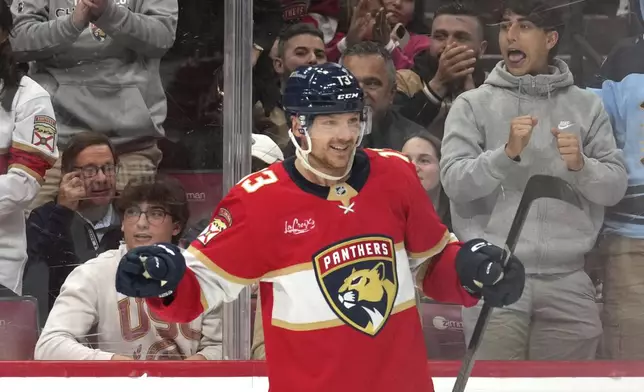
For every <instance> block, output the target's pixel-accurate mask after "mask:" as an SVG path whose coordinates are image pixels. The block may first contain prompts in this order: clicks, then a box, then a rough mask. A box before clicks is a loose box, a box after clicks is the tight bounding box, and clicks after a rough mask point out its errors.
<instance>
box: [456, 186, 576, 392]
mask: <svg viewBox="0 0 644 392" xmlns="http://www.w3.org/2000/svg"><path fill="white" fill-rule="evenodd" d="M543 198H549V199H557V200H561V201H563V202H565V203H568V204H571V205H573V206H575V207H577V208H579V209H582V208H583V207H582V204H581V199H580V198H579V195H578V194H577V192H575V190H574V188H573V187H572V186H571V185H570V184H568V183H567V182H566V181H564V180H562V179H561V178H558V177H552V176H546V175H541V174H539V175H535V176H532V177H530V179H529V180H528V183H527V184H526V187H525V190H524V192H523V196H522V197H521V201H520V202H519V207H517V212H516V214H515V215H514V220H513V221H512V226H510V232H509V233H508V238H507V240H506V242H505V249H504V251H503V265H504V266H505V265H506V264H507V262H508V260H509V259H510V256H512V254H514V250H515V248H516V246H517V242H518V241H519V236H520V235H521V230H522V229H523V225H524V224H525V221H526V218H527V217H528V213H529V212H530V207H531V205H532V203H533V202H534V201H535V200H537V199H543ZM491 312H492V308H491V307H490V306H489V305H487V304H486V303H483V307H482V309H481V313H480V314H479V317H478V319H477V320H476V326H475V327H474V332H473V333H472V338H471V339H470V343H469V344H468V346H467V351H466V352H465V356H464V357H463V362H462V363H461V369H460V370H459V372H458V376H457V377H456V383H455V384H454V388H453V389H452V392H464V391H465V386H466V385H467V381H468V380H469V378H470V375H471V374H472V369H473V368H474V362H475V359H474V356H475V355H476V351H477V350H478V348H479V346H480V345H481V341H482V340H483V333H484V332H485V328H486V327H487V323H488V321H489V320H490V316H491Z"/></svg>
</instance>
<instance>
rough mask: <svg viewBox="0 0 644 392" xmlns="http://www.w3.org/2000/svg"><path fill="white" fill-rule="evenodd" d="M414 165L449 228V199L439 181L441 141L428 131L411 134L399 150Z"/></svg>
mask: <svg viewBox="0 0 644 392" xmlns="http://www.w3.org/2000/svg"><path fill="white" fill-rule="evenodd" d="M401 151H402V152H403V153H404V154H405V155H407V157H409V159H410V160H411V161H412V163H413V164H414V166H416V174H418V179H419V180H420V183H421V184H422V185H423V188H425V191H427V194H428V195H429V197H430V199H431V200H432V203H433V204H434V209H435V210H436V212H437V213H438V216H439V217H440V218H441V222H443V223H444V224H445V225H446V226H447V227H448V228H450V229H451V225H450V217H449V200H448V199H447V196H446V195H445V192H444V191H443V187H442V186H441V183H440V168H439V166H438V163H439V162H440V159H441V141H440V140H438V138H437V137H436V136H434V135H432V134H431V133H429V132H428V131H421V132H419V133H417V134H415V135H412V136H411V137H410V138H409V139H407V141H406V142H405V144H404V145H403V147H402V150H401Z"/></svg>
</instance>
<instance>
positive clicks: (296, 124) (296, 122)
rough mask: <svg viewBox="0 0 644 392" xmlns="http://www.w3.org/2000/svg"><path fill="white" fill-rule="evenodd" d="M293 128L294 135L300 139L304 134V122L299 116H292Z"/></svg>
mask: <svg viewBox="0 0 644 392" xmlns="http://www.w3.org/2000/svg"><path fill="white" fill-rule="evenodd" d="M291 129H292V130H293V135H295V137H296V138H298V139H299V138H300V137H302V136H303V135H304V130H303V129H302V122H301V121H300V119H299V118H298V117H297V116H291Z"/></svg>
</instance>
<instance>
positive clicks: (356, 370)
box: [116, 63, 525, 392]
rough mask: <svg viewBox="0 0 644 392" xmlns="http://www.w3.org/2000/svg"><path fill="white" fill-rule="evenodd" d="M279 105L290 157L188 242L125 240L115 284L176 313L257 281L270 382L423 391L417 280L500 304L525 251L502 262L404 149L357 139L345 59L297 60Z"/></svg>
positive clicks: (252, 180)
mask: <svg viewBox="0 0 644 392" xmlns="http://www.w3.org/2000/svg"><path fill="white" fill-rule="evenodd" d="M283 104H284V107H285V110H286V112H287V113H289V114H290V115H291V117H290V118H291V121H292V130H291V138H292V139H293V142H294V144H295V145H296V147H297V151H296V157H292V158H289V159H286V160H285V161H284V162H281V163H276V164H273V165H271V166H270V167H268V168H266V169H264V170H261V171H259V172H257V173H253V174H251V175H249V176H247V177H246V178H244V179H243V180H242V181H240V182H239V184H237V185H236V186H235V187H234V188H233V189H232V190H231V191H230V193H229V194H228V195H227V196H226V197H225V198H224V199H223V200H222V202H221V203H220V205H219V206H218V207H217V209H216V210H215V213H214V215H213V219H212V223H211V224H210V225H209V226H208V227H207V228H206V229H205V230H204V231H203V232H202V234H201V235H200V236H199V237H198V238H197V240H196V241H195V242H194V243H193V244H192V245H191V247H190V248H189V249H188V250H187V251H186V252H184V254H183V255H181V254H180V253H179V251H178V249H175V250H174V251H173V252H168V251H167V249H164V247H158V246H150V247H144V248H138V249H135V250H133V251H132V252H129V253H128V254H127V255H126V256H125V257H124V258H123V259H122V261H121V263H120V265H119V268H118V270H117V281H116V285H117V290H118V291H119V292H121V293H123V294H125V295H129V296H134V297H146V298H147V300H146V301H147V303H148V305H149V306H150V308H151V309H153V310H154V312H155V313H157V314H158V315H159V316H160V317H162V318H165V319H167V320H169V321H178V322H185V321H189V320H192V319H193V318H195V317H197V316H199V315H200V314H202V313H203V312H204V311H207V310H208V309H211V308H212V307H213V306H217V304H219V303H221V301H232V300H234V299H235V298H236V297H237V295H238V293H239V292H240V290H241V289H242V288H243V287H244V286H246V285H249V284H252V283H253V282H256V281H259V282H260V291H261V295H260V297H261V306H262V313H263V324H264V327H265V330H264V333H265V339H266V358H267V362H268V377H269V381H270V385H271V390H272V391H277V392H284V391H303V390H306V391H313V392H317V391H320V392H321V391H324V392H328V391H329V390H334V389H335V390H338V389H339V390H343V391H353V392H357V391H365V392H366V391H369V392H373V391H383V392H384V391H404V392H415V391H419V392H420V391H423V392H426V391H431V390H432V384H431V380H430V377H429V372H428V369H427V356H426V352H425V349H424V347H425V345H424V341H423V334H422V330H421V325H420V320H419V316H418V311H417V310H416V306H415V294H414V285H415V284H416V285H417V286H418V287H420V288H422V290H423V291H424V293H425V294H426V295H428V296H430V297H432V298H433V299H435V300H439V301H449V302H453V303H460V304H463V305H465V306H472V305H474V304H475V303H476V302H477V299H478V298H480V297H481V296H483V298H485V299H486V300H487V301H488V303H489V304H490V305H492V306H496V307H500V306H504V305H508V304H511V303H513V302H515V301H516V300H517V298H519V296H520V295H521V293H522V291H523V282H524V279H525V277H524V272H523V267H522V265H521V263H520V262H519V261H518V260H517V259H515V258H511V259H510V260H509V263H508V266H507V269H506V270H505V271H504V273H503V274H502V273H501V272H502V268H501V264H500V258H501V255H502V251H501V249H500V248H498V247H495V246H493V245H490V244H488V243H487V242H486V241H484V240H473V241H470V242H468V243H466V244H464V245H461V244H459V243H458V242H457V240H456V238H454V236H452V235H451V234H450V233H449V232H448V231H447V229H446V228H445V226H444V225H443V224H442V223H441V222H440V221H439V220H438V218H437V217H436V213H435V212H434V208H433V206H432V203H431V201H430V200H429V198H428V196H427V193H426V192H425V191H424V189H423V188H422V186H421V184H420V182H419V180H418V177H417V176H416V173H415V170H414V167H413V165H412V164H411V163H410V162H409V160H408V159H407V158H406V157H405V156H404V155H402V154H401V153H398V152H396V151H392V150H363V149H358V148H356V147H357V146H358V145H359V144H360V139H361V138H362V135H363V134H364V132H365V130H367V128H368V127H369V118H370V117H369V110H368V108H366V107H365V106H364V100H363V93H362V90H361V89H360V87H359V84H358V82H357V80H356V78H355V77H354V76H353V75H352V74H351V73H350V72H349V71H348V70H346V69H345V68H343V67H341V66H339V65H337V64H333V63H327V64H322V65H316V66H310V67H304V68H299V69H298V70H296V71H295V72H294V73H293V74H292V75H291V77H290V78H289V79H288V81H287V85H286V89H285V91H284V97H283ZM165 248H167V247H165ZM184 257H185V260H184ZM186 264H187V266H188V268H186Z"/></svg>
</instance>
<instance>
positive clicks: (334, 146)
mask: <svg viewBox="0 0 644 392" xmlns="http://www.w3.org/2000/svg"><path fill="white" fill-rule="evenodd" d="M360 126H361V124H360V114H359V113H337V114H328V115H322V114H320V115H317V116H315V120H314V121H313V124H312V126H311V127H310V128H309V134H310V136H311V143H312V146H311V153H310V154H309V162H310V163H311V165H312V166H313V167H314V168H316V169H318V170H320V171H322V172H324V173H326V174H330V175H332V176H335V175H342V174H343V173H344V171H345V170H346V168H347V166H349V165H350V164H351V162H350V159H351V155H352V153H353V150H354V148H355V147H356V143H357V142H358V138H359V137H360Z"/></svg>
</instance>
